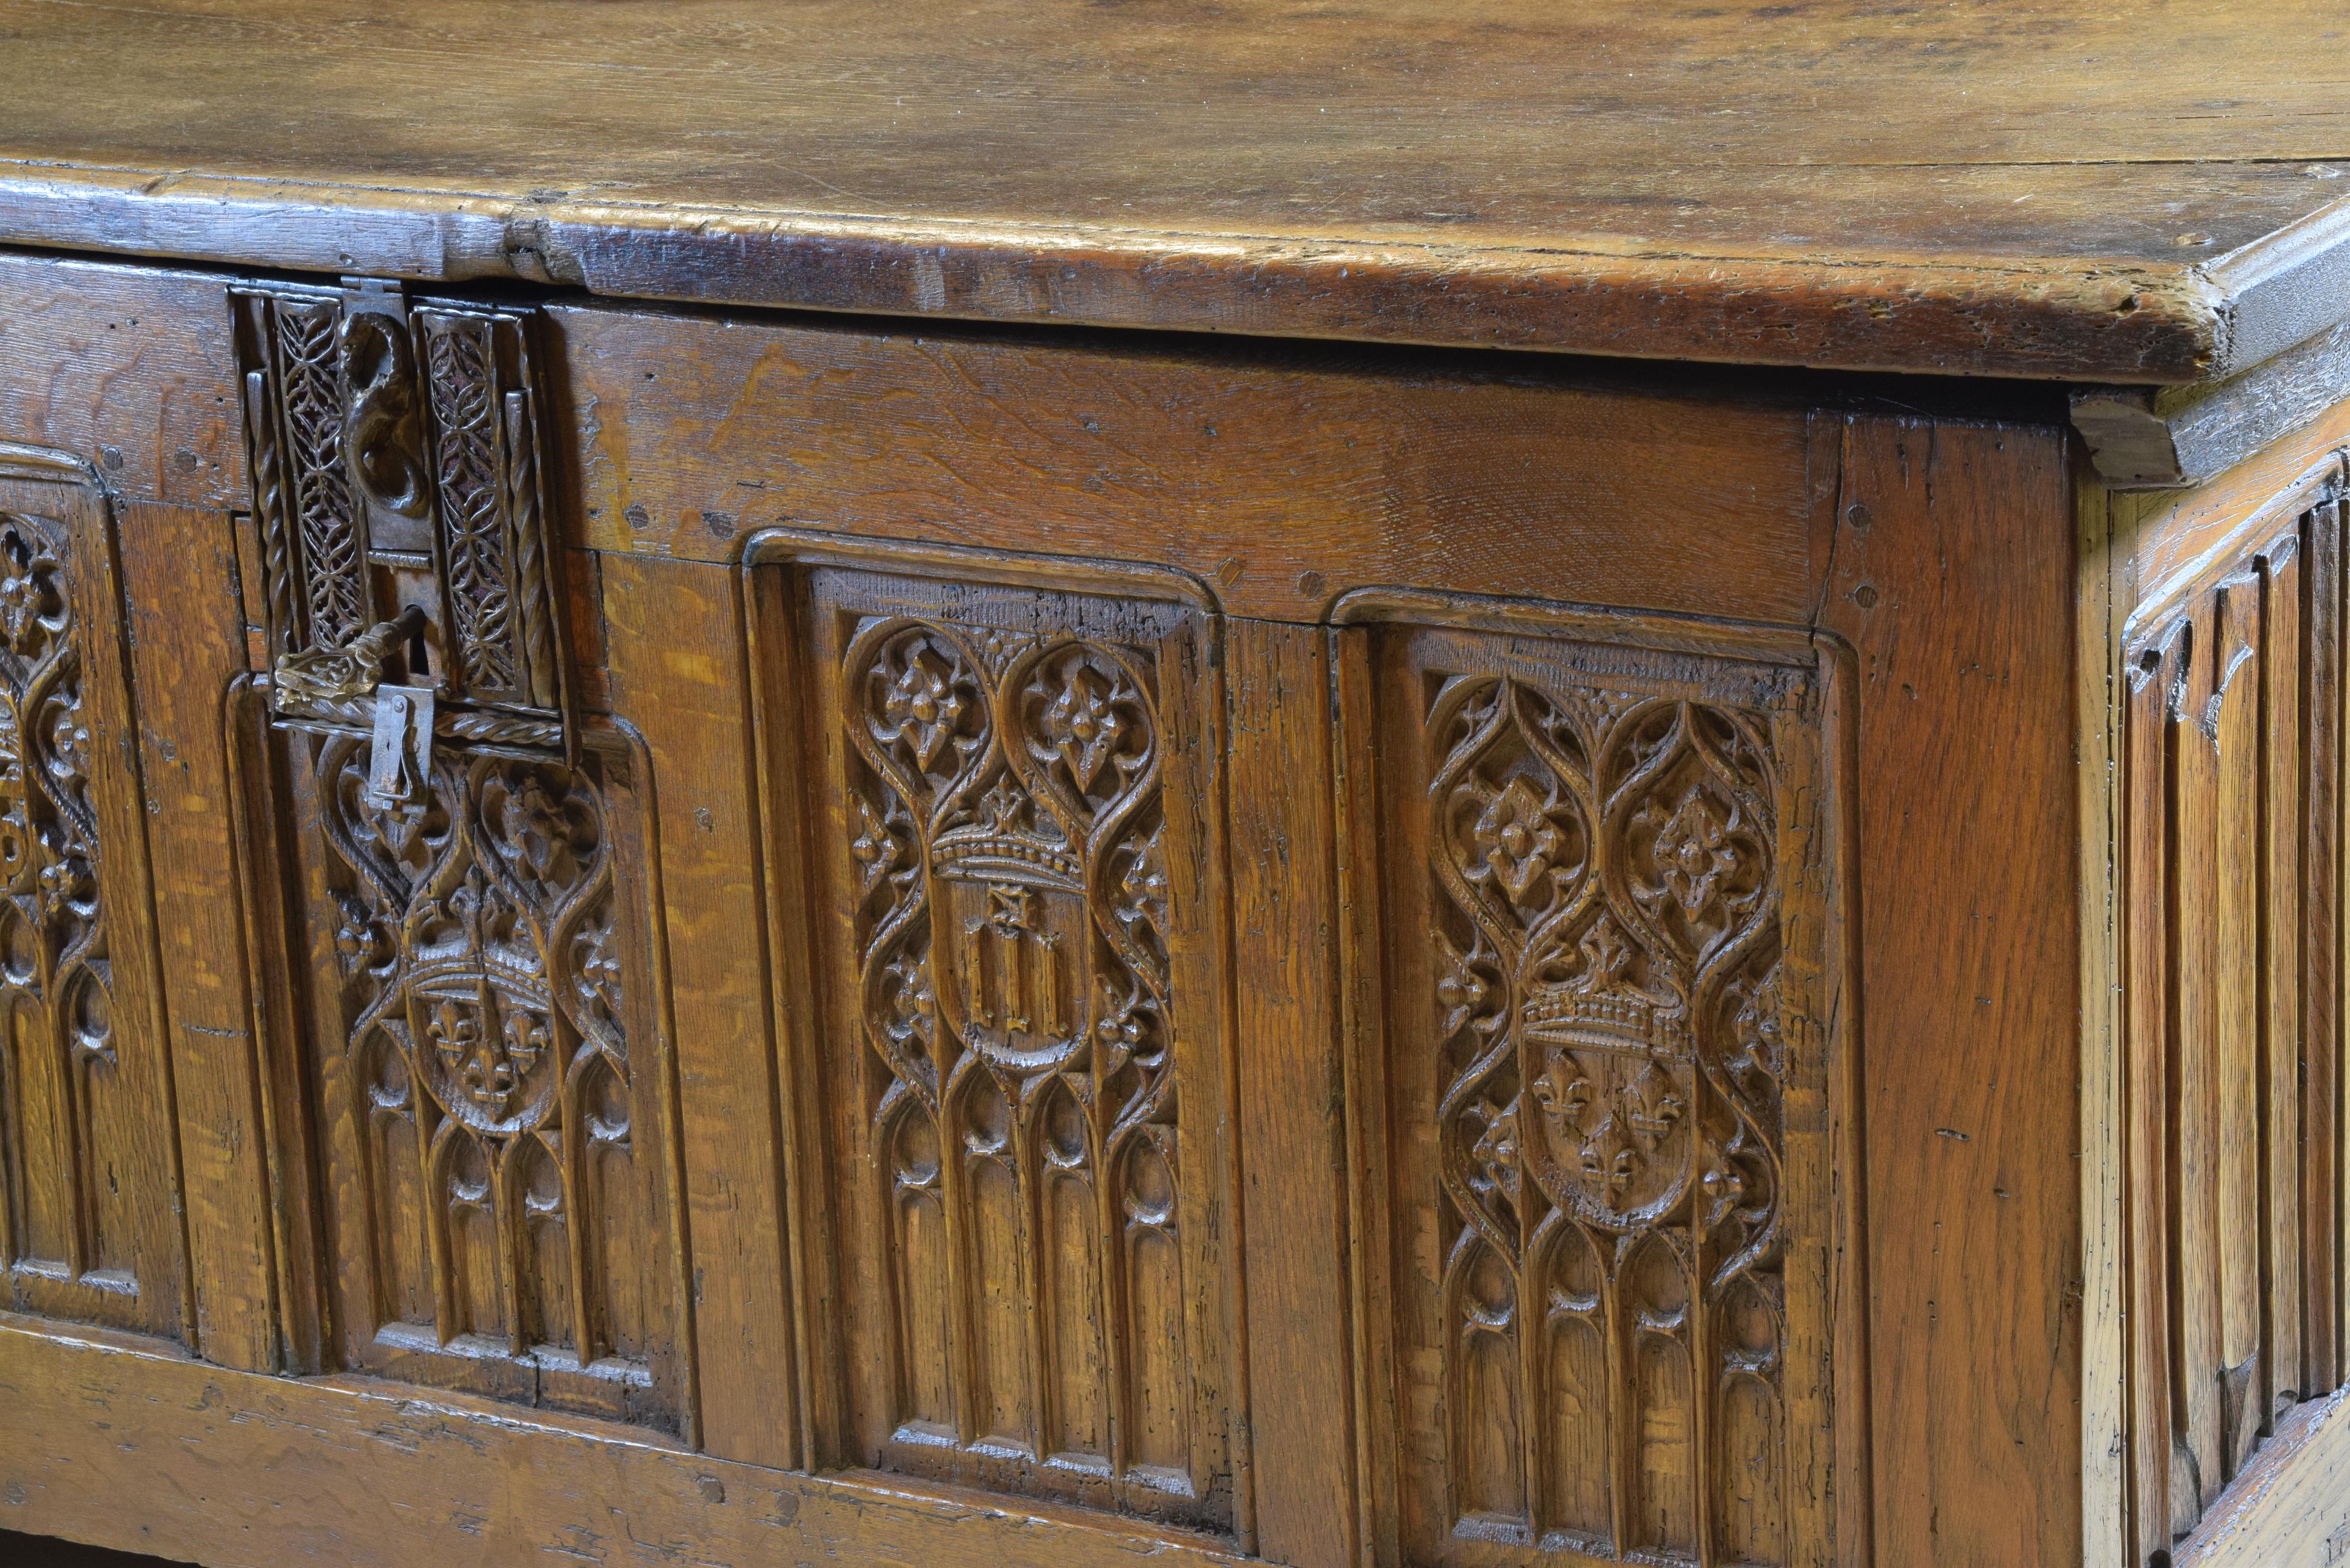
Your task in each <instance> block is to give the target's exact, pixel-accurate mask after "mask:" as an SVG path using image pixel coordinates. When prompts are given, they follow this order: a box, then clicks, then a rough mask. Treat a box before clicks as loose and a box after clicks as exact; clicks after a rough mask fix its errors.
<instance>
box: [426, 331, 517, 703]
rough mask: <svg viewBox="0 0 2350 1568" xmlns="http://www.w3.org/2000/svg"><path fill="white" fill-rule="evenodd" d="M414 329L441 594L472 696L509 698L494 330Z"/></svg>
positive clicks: (510, 648)
mask: <svg viewBox="0 0 2350 1568" xmlns="http://www.w3.org/2000/svg"><path fill="white" fill-rule="evenodd" d="M417 321H418V325H419V327H420V328H421V331H422V333H423V336H424V347H425V363H426V369H427V379H428V383H429V385H430V387H431V389H432V423H433V428H434V435H435V439H436V442H437V454H436V455H437V458H438V464H439V480H440V492H441V509H442V533H441V549H442V561H443V568H442V587H443V588H444V589H445V591H446V593H447V596H448V601H449V607H450V611H451V614H452V627H451V631H452V640H453V644H454V647H455V649H456V663H457V667H458V670H459V671H460V673H461V674H462V675H463V680H464V684H465V686H466V687H467V689H469V690H472V691H480V692H484V693H511V692H514V691H515V690H516V689H517V687H519V686H521V685H522V684H523V683H522V682H521V681H519V680H517V679H516V673H515V671H516V664H517V660H516V659H515V638H514V627H513V625H512V622H513V619H514V617H513V607H512V605H511V603H510V595H511V584H512V579H513V569H512V564H511V561H510V558H509V551H508V548H507V539H506V515H505V503H506V483H505V477H506V476H505V461H504V460H505V453H504V450H503V449H502V447H501V445H500V439H499V438H500V435H501V433H502V430H501V426H502V423H503V421H502V419H501V413H502V410H501V409H500V407H499V401H498V395H497V380H496V353H497V351H496V346H495V344H494V341H493V337H492V335H493V330H494V327H493V323H492V322H491V320H490V319H489V318H488V317H480V316H466V315H454V314H452V313H450V312H447V311H429V312H428V311H420V312H419V313H418V315H417Z"/></svg>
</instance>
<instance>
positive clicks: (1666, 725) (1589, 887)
mask: <svg viewBox="0 0 2350 1568" xmlns="http://www.w3.org/2000/svg"><path fill="white" fill-rule="evenodd" d="M1426 734H1427V736H1428V742H1429V745H1430V765H1431V783H1430V786H1429V791H1428V795H1427V809H1428V813H1429V821H1430V871H1431V874H1432V876H1433V879H1434V883H1435V888H1436V893H1437V897H1436V899H1435V904H1434V908H1435V909H1436V928H1435V930H1434V932H1433V933H1432V934H1433V937H1434V940H1435V944H1436V948H1437V950H1438V952H1439V954H1440V959H1439V974H1438V979H1437V982H1436V996H1435V1004H1436V1009H1437V1012H1436V1016H1435V1017H1434V1019H1433V1020H1431V1022H1432V1023H1433V1024H1434V1026H1435V1037H1436V1040H1437V1042H1438V1044H1437V1049H1438V1050H1439V1052H1440V1067H1439V1070H1438V1075H1437V1081H1438V1083H1439V1085H1440V1103H1439V1105H1438V1106H1437V1107H1436V1118H1437V1128H1438V1134H1439V1138H1440V1157H1439V1163H1438V1172H1439V1179H1440V1182H1441V1185H1442V1188H1443V1190H1444V1193H1445V1195H1446V1199H1447V1204H1446V1211H1447V1212H1448V1213H1449V1214H1450V1215H1451V1220H1450V1221H1449V1222H1448V1228H1447V1229H1446V1231H1445V1234H1446V1235H1447V1237H1448V1240H1447V1241H1446V1248H1447V1251H1446V1256H1445V1259H1444V1282H1443V1296H1444V1299H1445V1301H1446V1302H1447V1303H1449V1305H1448V1317H1449V1323H1450V1325H1451V1326H1450V1327H1449V1328H1448V1330H1447V1333H1446V1341H1445V1344H1446V1351H1445V1354H1446V1358H1447V1367H1448V1371H1447V1375H1446V1378H1445V1387H1446V1389H1447V1409H1446V1419H1447V1421H1448V1424H1449V1428H1450V1429H1449V1444H1450V1448H1451V1455H1452V1458H1451V1474H1452V1476H1453V1487H1454V1498H1453V1510H1452V1511H1453V1514H1454V1517H1455V1519H1456V1520H1457V1521H1459V1526H1458V1527H1459V1528H1461V1529H1465V1530H1468V1531H1470V1532H1471V1533H1472V1534H1482V1535H1488V1536H1491V1537H1492V1538H1495V1539H1508V1540H1519V1541H1524V1542H1528V1543H1529V1544H1542V1545H1544V1546H1549V1547H1565V1546H1576V1547H1580V1548H1582V1549H1584V1550H1586V1551H1590V1552H1596V1553H1597V1554H1599V1555H1602V1556H1608V1557H1614V1556H1617V1555H1620V1554H1622V1553H1624V1552H1640V1553H1654V1554H1657V1555H1659V1556H1661V1557H1664V1558H1669V1559H1682V1560H1690V1561H1700V1560H1701V1561H1707V1562H1742V1561H1777V1560H1778V1558H1777V1557H1776V1555H1775V1553H1776V1552H1777V1551H1779V1550H1780V1549H1781V1547H1782V1545H1783V1538H1782V1537H1781V1535H1780V1533H1779V1532H1781V1531H1782V1530H1783V1523H1781V1520H1782V1519H1783V1513H1782V1512H1781V1511H1783V1507H1784V1503H1783V1486H1784V1481H1783V1467H1784V1463H1785V1458H1784V1444H1785V1420H1784V1414H1783V1412H1784V1408H1785V1405H1784V1394H1785V1390H1784V1386H1783V1385H1784V1377H1783V1358H1784V1345H1785V1285H1784V1282H1783V1277H1782V1269H1781V1263H1782V1258H1781V1244H1782V1210H1781V1204H1782V1192H1783V1170H1782V1159H1783V1144H1782V1138H1781V1124H1780V1114H1781V1105H1782V1097H1783V1089H1784V1054H1783V1048H1782V1045H1781V1039H1782V1032H1781V1028H1780V1023H1779V1016H1778V1014H1779V1008H1780V998H1779V981H1778V973H1779V971H1778V963H1779V942H1780V932H1779V924H1778V914H1779V898H1778V885H1779V884H1778V869H1777V867H1776V864H1775V859H1776V856H1777V834H1778V827H1777V821H1776V811H1777V807H1776V798H1777V795H1776V792H1777V788H1778V778H1777V768H1776V763H1775V762H1774V758H1773V745H1772V739H1771V729H1770V722H1769V718H1768V715H1765V714H1758V713H1753V712H1749V711H1742V710H1740V709H1737V708H1734V707H1730V706H1722V705H1717V704H1714V703H1711V702H1706V701H1690V700H1688V699H1687V698H1683V697H1675V696H1667V695H1654V696H1642V695H1639V694H1638V693H1630V692H1619V691H1601V690H1596V689H1582V688H1575V687H1571V686H1565V685H1561V686H1558V687H1544V686H1538V685H1536V684H1531V683H1529V682H1527V681H1525V680H1520V679H1517V678H1514V677H1510V676H1491V675H1459V676H1453V677H1451V678H1450V679H1448V680H1446V681H1445V682H1444V684H1443V685H1442V687H1441V689H1440V691H1439V694H1438V695H1437V696H1436V698H1435V699H1434V701H1433V702H1432V705H1431V708H1430V711H1429V714H1428V717H1427V720H1426ZM1528 1401H1531V1402H1532V1407H1531V1408H1528V1407H1526V1406H1527V1402H1528ZM1660 1445H1661V1446H1660ZM1732 1469H1742V1470H1746V1471H1748V1472H1749V1473H1747V1474H1746V1475H1745V1476H1744V1478H1743V1479H1742V1481H1741V1482H1740V1483H1739V1489H1740V1490H1742V1492H1744V1493H1747V1494H1750V1495H1754V1496H1759V1497H1761V1498H1762V1499H1763V1501H1762V1503H1761V1506H1760V1508H1759V1510H1751V1511H1749V1512H1748V1513H1747V1514H1746V1516H1745V1517H1744V1518H1743V1519H1742V1520H1741V1521H1735V1524H1734V1525H1733V1521H1729V1520H1728V1519H1726V1518H1720V1517H1713V1515H1714V1514H1716V1513H1717V1512H1719V1505H1718V1502H1717V1497H1718V1494H1720V1493H1721V1492H1722V1491H1723V1490H1725V1489H1726V1488H1727V1487H1728V1486H1729V1485H1730V1481H1729V1480H1728V1476H1729V1474H1730V1472H1731V1470H1732ZM1497 1470H1498V1471H1499V1472H1500V1474H1499V1475H1498V1476H1497V1475H1496V1473H1495V1472H1496V1471H1497ZM1774 1497H1776V1498H1778V1499H1779V1500H1780V1501H1772V1500H1773V1498H1774ZM1701 1515H1703V1516H1706V1517H1703V1518H1701V1517H1700V1516H1701ZM1733 1528H1735V1529H1736V1530H1738V1531H1739V1532H1742V1539H1740V1540H1737V1541H1730V1540H1725V1539H1723V1537H1724V1536H1725V1535H1727V1534H1729V1533H1731V1532H1732V1530H1733ZM1701 1542H1710V1545H1704V1544H1701Z"/></svg>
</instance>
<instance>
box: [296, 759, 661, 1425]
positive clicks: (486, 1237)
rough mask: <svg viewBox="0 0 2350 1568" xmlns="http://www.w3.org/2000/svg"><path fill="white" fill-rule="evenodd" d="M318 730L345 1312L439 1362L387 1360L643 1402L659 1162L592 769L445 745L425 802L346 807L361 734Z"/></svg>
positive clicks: (642, 1405) (391, 1348) (377, 1345)
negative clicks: (353, 1270)
mask: <svg viewBox="0 0 2350 1568" xmlns="http://www.w3.org/2000/svg"><path fill="white" fill-rule="evenodd" d="M316 746H317V752H316V763H315V774H314V776H315V779H316V781H317V786H316V787H317V794H318V802H317V808H318V813H319V816H320V820H321V821H322V823H323V826H324V829H325V835H324V836H325V839H326V842H327V844H328V846H331V855H332V864H331V867H330V878H329V879H330V882H331V884H332V886H333V889H334V891H333V894H332V897H333V941H334V950H335V953H336V958H337V964H338V985H337V994H338V1012H339V1015H340V1017H341V1019H342V1021H343V1027H344V1034H345V1040H346V1046H345V1051H344V1060H343V1062H342V1064H341V1076H342V1078H343V1081H344V1083H345V1085H346V1091H347V1092H348V1095H349V1096H350V1097H351V1105H350V1107H349V1112H348V1116H349V1123H348V1125H349V1126H350V1127H351V1128H352V1129H353V1131H354V1134H355V1137H356V1140H357V1143H358V1145H359V1147H358V1148H356V1149H355V1150H352V1151H349V1152H350V1155H351V1156H352V1157H353V1158H354V1160H355V1163H356V1164H357V1165H358V1166H359V1168H360V1169H361V1170H362V1172H363V1179H364V1182H365V1187H366V1191H365V1202H364V1205H363V1206H362V1208H361V1209H360V1210H359V1211H358V1212H355V1213H354V1214H352V1215H351V1216H350V1217H349V1219H348V1220H347V1222H346V1225H345V1227H344V1230H345V1234H346V1238H347V1241H346V1244H347V1245H353V1244H356V1245H358V1246H359V1247H360V1248H361V1249H362V1250H363V1251H364V1254H365V1257H364V1264H365V1270H364V1272H365V1277H367V1278H369V1280H371V1282H372V1284H371V1288H370V1292H369V1294H370V1296H371V1299H370V1300H369V1301H367V1302H365V1303H359V1310H361V1311H364V1312H365V1313H366V1314H367V1315H368V1317H369V1320H370V1321H369V1322H368V1323H365V1324H355V1325H354V1326H355V1327H357V1328H359V1330H360V1331H361V1332H362V1333H368V1332H371V1333H372V1334H373V1335H374V1340H373V1344H372V1345H370V1346H369V1355H380V1354H390V1353H396V1352H414V1351H424V1352H427V1353H433V1352H438V1353H441V1354H442V1355H444V1356H447V1357H451V1358H453V1359H452V1361H451V1362H450V1363H449V1364H448V1365H447V1366H442V1367H440V1369H439V1370H437V1371H436V1370H435V1369H434V1366H433V1365H432V1363H431V1362H430V1359H429V1355H428V1357H427V1358H426V1359H425V1360H421V1361H420V1360H419V1359H418V1358H417V1357H416V1356H414V1355H409V1356H407V1357H406V1359H404V1360H401V1361H400V1362H399V1363H398V1364H399V1366H400V1367H401V1368H402V1369H403V1370H404V1371H405V1373H406V1374H407V1375H411V1376H427V1377H433V1378H442V1379H448V1378H455V1379H457V1380H460V1381H463V1376H462V1374H463V1367H462V1366H461V1365H459V1363H460V1362H462V1361H467V1360H470V1361H472V1362H474V1363H493V1362H504V1363H508V1364H516V1365H520V1366H525V1367H527V1368H530V1369H533V1370H534V1376H532V1377H527V1378H521V1379H517V1380H510V1385H497V1384H495V1383H494V1384H493V1386H494V1388H496V1389H500V1390H503V1389H504V1387H506V1386H515V1387H523V1388H528V1389H531V1390H532V1392H533V1397H536V1398H537V1399H538V1400H540V1401H541V1402H545V1403H549V1404H558V1405H560V1404H570V1405H574V1406H577V1407H586V1408H591V1409H598V1410H601V1411H605V1412H607V1413H619V1414H623V1415H628V1416H630V1417H636V1418H660V1414H661V1413H660V1411H659V1410H658V1409H657V1408H656V1407H655V1399H654V1396H653V1394H652V1393H651V1390H652V1386H653V1376H652V1371H651V1367H650V1360H651V1358H652V1349H651V1347H652V1345H653V1341H654V1340H655V1338H656V1336H657V1334H659V1332H660V1329H661V1327H662V1325H661V1324H660V1322H659V1321H658V1315H659V1314H658V1312H657V1309H656V1307H655V1305H654V1303H655V1302H656V1300H657V1299H658V1298H657V1295H656V1292H657V1289H658V1282H659V1281H660V1279H662V1278H663V1273H662V1271H661V1268H660V1266H659V1265H660V1256H661V1249H662V1245H663V1244H662V1242H661V1241H660V1220H659V1216H658V1213H657V1211H656V1209H655V1201H656V1200H655V1197H654V1192H653V1189H651V1187H650V1185H649V1181H648V1178H649V1176H650V1167H651V1166H653V1165H657V1164H658V1163H659V1161H658V1157H657V1156H655V1155H654V1154H653V1153H652V1151H651V1150H650V1148H646V1149H640V1148H639V1144H638V1137H639V1131H638V1127H637V1123H638V1120H639V1117H638V1115H637V1106H638V1105H639V1101H640V1099H641V1097H642V1096H640V1095H639V1092H638V1090H637V1087H636V1085H635V1084H634V1081H633V1077H632V1069H631V1064H630V1060H629V1039H628V1031H627V1026H626V1023H625V1022H624V1019H625V1017H626V1012H625V1008H624V1005H623V1002H624V997H623V978H622V977H623V967H624V966H623V962H622V958H621V954H620V951H619V935H618V932H617V931H616V929H615V920H616V914H615V903H616V893H615V887H614V846H613V842H612V839H611V826H610V824H609V823H608V821H607V811H606V806H605V804H604V798H603V793H602V791H601V789H600V787H599V785H598V777H597V773H596V770H595V767H594V765H593V764H588V765H586V766H583V767H582V768H579V769H571V768H566V767H562V766H559V765H556V764H553V763H535V762H525V761H520V760H516V759H513V758H505V757H486V756H483V757H465V756H463V755H459V754H452V753H449V752H445V751H444V752H443V753H441V755H440V756H439V758H438V759H437V762H436V765H435V771H434V776H433V780H432V794H431V799H430V802H429V804H428V805H426V806H424V807H422V808H421V809H409V810H400V809H392V808H383V807H378V806H375V805H370V804H369V801H368V799H367V795H366V777H367V771H368V763H369V758H368V754H367V752H368V747H367V743H366V742H362V741H359V740H357V739H352V738H347V737H341V736H335V737H329V738H324V739H322V740H320V741H318V742H316ZM645 1130H646V1131H647V1132H648V1133H650V1130H651V1129H650V1127H648V1128H646V1129H645ZM348 1310H351V1308H350V1307H348V1306H347V1311H348ZM363 1358H365V1357H363ZM566 1379H567V1381H566ZM669 1418H671V1419H673V1413H672V1414H671V1416H670V1417H669Z"/></svg>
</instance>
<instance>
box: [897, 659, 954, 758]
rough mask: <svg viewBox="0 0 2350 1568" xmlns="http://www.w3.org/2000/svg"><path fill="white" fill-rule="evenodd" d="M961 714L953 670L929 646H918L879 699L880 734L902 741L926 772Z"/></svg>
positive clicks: (951, 735)
mask: <svg viewBox="0 0 2350 1568" xmlns="http://www.w3.org/2000/svg"><path fill="white" fill-rule="evenodd" d="M961 719H962V695H961V694H960V693H959V692H957V691H955V689H954V676H953V671H951V670H948V669H947V668H945V666H944V664H943V663H942V661H941V659H939V658H938V656H937V655H936V654H934V653H932V652H931V650H930V649H927V648H918V649H914V650H913V651H912V652H911V653H910V654H909V655H908V657H907V659H906V663H905V668H903V669H902V670H899V671H898V679H897V680H893V681H891V682H890V684H889V691H888V693H887V694H886V695H885V696H884V697H883V698H882V699H881V720H882V726H883V728H882V732H881V738H882V739H883V740H885V741H896V742H902V743H903V744H904V745H905V746H906V748H907V750H908V751H909V752H910V753H912V755H913V759H914V763H915V765H916V766H917V767H919V768H920V769H921V770H922V771H923V772H924V773H929V772H931V770H932V768H933V767H934V766H935V765H936V763H937V762H938V760H939V753H941V752H943V751H945V750H946V746H947V742H949V741H950V740H951V739H952V738H953V736H954V732H955V725H956V723H957V722H959V721H960V720H961Z"/></svg>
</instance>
